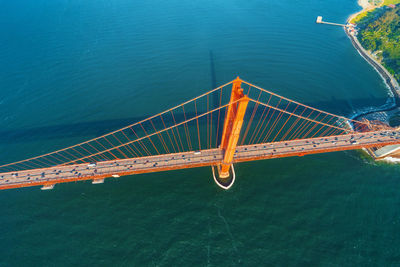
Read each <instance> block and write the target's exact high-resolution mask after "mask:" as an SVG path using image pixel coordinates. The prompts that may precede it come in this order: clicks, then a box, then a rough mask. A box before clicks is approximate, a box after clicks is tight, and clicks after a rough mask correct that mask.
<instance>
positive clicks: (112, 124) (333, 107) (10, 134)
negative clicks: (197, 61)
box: [0, 54, 387, 144]
mask: <svg viewBox="0 0 400 267" xmlns="http://www.w3.org/2000/svg"><path fill="white" fill-rule="evenodd" d="M210 56H212V54H210ZM182 101H183V100H182ZM218 101H219V100H218V99H213V102H214V103H213V105H214V106H215V107H217V106H218V104H219V103H218ZM386 101H387V99H386V98H381V99H376V98H375V99H371V98H365V99H353V100H351V102H350V101H348V100H338V99H335V98H332V100H331V101H324V102H311V103H304V104H305V105H309V106H311V107H315V108H318V109H321V110H324V111H328V112H332V113H334V114H337V115H343V116H348V115H350V114H352V113H353V112H354V108H353V107H362V108H360V110H364V109H367V108H369V107H378V106H379V105H383V104H384V103H386ZM376 103H381V104H379V105H377V104H376ZM259 112H260V113H261V109H258V110H257V113H256V114H258V113H259ZM260 115H261V114H260ZM183 116H184V114H183V113H177V114H176V118H177V120H179V119H180V118H183ZM186 116H188V117H191V116H194V113H191V112H187V113H186ZM250 116H251V112H246V118H245V120H246V119H248V118H249V117H250ZM146 118H148V116H147V115H146V116H135V117H129V118H122V119H110V120H98V121H89V122H79V123H71V124H62V125H53V126H43V127H33V128H21V129H12V130H1V131H0V144H12V143H24V142H30V141H35V142H36V141H41V140H49V139H58V138H74V137H78V138H79V137H80V138H83V137H95V136H101V135H103V134H106V133H108V132H110V131H113V130H117V129H120V128H122V127H125V126H127V125H130V124H133V123H135V122H138V121H141V120H143V119H146ZM83 140H84V139H83Z"/></svg>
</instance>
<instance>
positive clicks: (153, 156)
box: [0, 77, 400, 189]
mask: <svg viewBox="0 0 400 267" xmlns="http://www.w3.org/2000/svg"><path fill="white" fill-rule="evenodd" d="M393 144H400V130H398V129H395V128H390V127H388V126H385V125H383V124H382V123H379V122H372V121H367V120H363V121H356V120H351V119H348V118H346V117H343V116H338V115H334V114H331V113H329V112H325V111H322V110H319V109H316V108H313V107H310V106H307V105H304V104H301V103H299V102H296V101H294V100H291V99H288V98H286V97H283V96H280V95H278V94H275V93H273V92H271V91H268V90H266V89H263V88H261V87H258V86H256V85H253V84H251V83H249V82H246V81H243V80H241V79H240V78H239V77H238V78H237V79H235V80H233V81H231V82H229V83H226V84H224V85H222V86H220V87H218V88H215V89H212V90H210V91H208V92H206V93H204V94H202V95H200V96H198V97H195V98H193V99H191V100H189V101H186V102H184V103H182V104H180V105H177V106H175V107H173V108H170V109H168V110H166V111H164V112H161V113H159V114H157V115H154V116H151V117H149V118H147V119H144V120H141V121H139V122H135V123H133V124H131V125H128V126H126V127H124V128H122V129H119V130H116V131H113V132H110V133H107V134H105V135H102V136H99V137H96V138H93V139H90V140H88V141H85V142H82V143H79V144H76V145H72V146H69V147H66V148H63V149H59V150H56V151H54V152H50V153H46V154H43V155H40V156H36V157H32V158H29V159H24V160H20V161H16V162H13V163H7V164H3V165H1V166H0V189H11V188H19V187H28V186H39V185H42V186H43V187H42V189H51V188H53V187H54V185H55V184H57V183H65V182H74V181H81V180H92V181H93V183H102V182H103V181H104V179H105V178H108V177H120V176H123V175H132V174H140V173H149V172H160V171H168V170H175V169H186V168H196V167H204V166H211V168H212V175H213V177H214V180H215V182H216V183H217V184H218V185H219V186H220V187H222V188H224V189H228V188H230V187H231V186H232V184H233V183H234V180H235V171H234V167H233V164H235V163H239V162H245V161H253V160H262V159H271V158H281V157H291V156H304V155H308V154H317V153H326V152H333V151H343V150H352V149H361V148H380V147H383V146H386V145H393Z"/></svg>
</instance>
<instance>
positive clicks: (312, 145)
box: [0, 130, 400, 189]
mask: <svg viewBox="0 0 400 267" xmlns="http://www.w3.org/2000/svg"><path fill="white" fill-rule="evenodd" d="M390 144H400V130H398V131H397V130H383V131H375V132H367V133H356V134H347V135H339V136H329V137H324V138H311V139H303V140H293V141H285V142H274V143H263V144H255V145H246V146H238V147H237V148H236V152H235V155H234V159H233V162H232V163H238V162H244V161H253V160H261V159H272V158H281V157H291V156H304V155H308V154H318V153H326V152H333V151H343V150H352V149H360V148H367V147H374V146H378V145H379V146H382V145H390ZM222 159H223V151H222V150H220V149H208V150H202V151H192V152H183V153H175V154H166V155H158V156H150V157H141V158H131V159H123V160H114V161H102V162H97V163H96V164H76V165H67V166H55V167H51V168H43V169H33V170H24V171H18V172H7V173H0V189H10V188H18V187H27V186H37V185H45V186H49V185H54V184H57V183H64V182H73V181H80V180H93V181H102V179H104V178H108V177H113V175H114V177H116V176H123V175H132V174H140V173H149V172H160V171H168V170H175V169H185V168H195V167H202V166H212V165H217V164H219V163H220V162H221V161H222Z"/></svg>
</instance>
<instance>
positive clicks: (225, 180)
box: [213, 77, 249, 189]
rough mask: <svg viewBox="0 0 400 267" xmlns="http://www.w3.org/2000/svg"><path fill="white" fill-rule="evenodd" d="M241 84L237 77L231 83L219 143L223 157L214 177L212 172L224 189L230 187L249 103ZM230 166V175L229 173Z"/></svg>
mask: <svg viewBox="0 0 400 267" xmlns="http://www.w3.org/2000/svg"><path fill="white" fill-rule="evenodd" d="M241 85H242V80H241V79H240V78H239V77H237V78H236V79H235V80H234V81H233V83H232V92H231V98H230V101H229V105H228V107H227V108H228V110H227V112H226V115H225V120H224V128H223V132H222V138H221V144H220V148H221V149H222V150H223V153H224V157H223V160H222V162H221V164H219V165H218V166H217V170H218V177H217V178H216V177H215V174H214V180H215V181H216V183H217V184H218V185H219V186H220V187H222V188H224V189H228V188H230V186H231V185H232V184H233V182H234V176H235V173H234V170H233V165H232V160H233V155H234V153H235V150H236V146H237V143H238V140H239V136H240V131H241V129H242V125H243V118H244V115H245V113H246V108H247V104H248V103H249V98H248V97H247V96H246V95H244V94H243V89H242V88H241ZM231 166H232V175H231V174H230V169H231ZM213 172H214V169H213Z"/></svg>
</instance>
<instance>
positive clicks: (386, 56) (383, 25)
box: [357, 5, 400, 81]
mask: <svg viewBox="0 0 400 267" xmlns="http://www.w3.org/2000/svg"><path fill="white" fill-rule="evenodd" d="M357 25H358V27H359V28H360V30H359V33H358V36H357V38H358V40H359V41H360V43H361V44H362V45H363V47H364V48H365V49H367V50H370V51H371V52H372V53H374V55H375V56H376V57H377V58H378V60H381V62H382V64H383V65H384V66H385V67H386V68H387V70H388V71H389V72H391V73H392V74H393V75H394V76H395V78H396V79H397V80H398V81H399V80H400V5H397V6H396V7H395V8H388V7H382V8H377V9H375V10H374V11H372V12H369V13H368V15H367V16H365V17H364V18H363V19H362V20H360V21H359V22H358V23H357Z"/></svg>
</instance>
